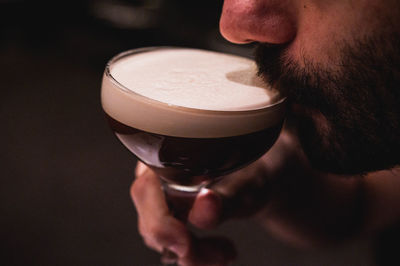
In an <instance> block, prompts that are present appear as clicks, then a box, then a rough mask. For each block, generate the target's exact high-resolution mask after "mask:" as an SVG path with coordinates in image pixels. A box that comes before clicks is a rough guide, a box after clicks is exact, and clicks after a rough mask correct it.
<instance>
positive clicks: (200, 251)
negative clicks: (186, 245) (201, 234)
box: [179, 237, 237, 266]
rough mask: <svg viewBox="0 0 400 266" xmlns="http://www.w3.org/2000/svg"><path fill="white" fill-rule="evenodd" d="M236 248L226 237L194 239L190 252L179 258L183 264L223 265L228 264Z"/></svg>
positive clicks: (188, 265)
mask: <svg viewBox="0 0 400 266" xmlns="http://www.w3.org/2000/svg"><path fill="white" fill-rule="evenodd" d="M236 255H237V253H236V249H235V247H234V245H233V243H232V241H230V240H229V239H227V238H223V237H208V238H203V239H196V240H194V242H193V245H192V248H191V250H190V254H189V255H188V256H186V257H184V258H181V259H180V260H179V265H184V266H194V265H202V266H211V265H214V266H224V265H229V264H231V263H232V261H233V260H234V259H235V258H236Z"/></svg>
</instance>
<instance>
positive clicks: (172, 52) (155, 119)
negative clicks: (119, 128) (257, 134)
mask: <svg viewBox="0 0 400 266" xmlns="http://www.w3.org/2000/svg"><path fill="white" fill-rule="evenodd" d="M256 73H257V70H256V66H255V63H254V62H253V61H252V60H250V59H247V58H243V57H239V56H234V55H228V54H223V53H217V52H211V51H205V50H197V49H187V48H146V49H140V50H132V51H128V52H126V53H123V54H120V55H118V56H116V57H115V58H113V59H112V60H111V61H110V63H109V64H108V66H107V69H106V72H105V75H104V78H103V85H102V104H103V108H104V110H105V111H106V112H107V113H108V114H109V115H110V116H112V117H113V118H115V119H116V120H119V121H121V122H123V123H125V124H127V125H129V126H132V127H135V128H139V129H142V130H146V131H151V132H155V133H159V134H164V135H172V136H179V137H207V138H209V137H225V136H235V135H241V134H246V133H250V132H254V131H257V130H261V129H264V128H267V127H270V126H273V125H275V124H276V123H278V121H281V119H282V116H283V112H284V111H283V109H284V108H283V104H282V102H283V100H282V98H281V96H280V95H279V93H278V92H277V91H276V90H273V89H271V88H270V87H268V86H266V84H265V83H264V82H263V81H262V80H261V79H260V78H259V77H258V76H257V74H256Z"/></svg>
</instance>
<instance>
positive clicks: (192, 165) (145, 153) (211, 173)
mask: <svg viewBox="0 0 400 266" xmlns="http://www.w3.org/2000/svg"><path fill="white" fill-rule="evenodd" d="M107 118H108V121H109V123H110V126H111V128H112V130H113V131H114V132H115V134H116V135H117V137H118V138H119V140H120V141H121V142H122V143H123V144H124V145H125V146H126V147H127V148H128V149H129V150H130V151H132V152H133V153H134V154H135V155H136V157H137V158H138V159H139V160H141V161H143V162H144V163H146V164H147V165H148V166H149V167H151V168H152V169H153V170H154V171H155V172H156V173H157V174H158V175H159V176H160V177H161V178H163V179H164V180H166V181H169V182H172V183H175V184H179V185H185V186H195V185H199V184H201V183H202V182H206V181H210V180H214V179H215V178H218V177H219V176H222V175H225V174H228V173H230V172H232V171H234V170H236V169H238V168H241V167H243V166H246V165H247V164H249V163H251V162H253V161H255V160H256V159H258V158H259V157H261V156H262V155H263V154H264V153H265V152H266V151H268V149H269V148H270V147H271V146H272V145H273V144H274V142H275V141H276V139H277V138H278V136H279V132H280V130H281V127H282V123H279V124H278V125H276V126H274V127H272V128H267V129H264V130H262V131H258V132H254V133H250V134H246V135H241V136H234V137H225V138H181V137H171V136H164V135H160V134H154V133H149V132H145V131H142V130H138V129H136V128H132V127H129V126H127V125H124V124H122V123H120V122H118V121H117V120H115V119H113V118H111V117H110V116H108V115H107Z"/></svg>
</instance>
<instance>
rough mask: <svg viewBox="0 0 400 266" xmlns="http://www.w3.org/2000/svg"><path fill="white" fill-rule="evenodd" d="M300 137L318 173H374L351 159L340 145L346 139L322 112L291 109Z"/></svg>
mask: <svg viewBox="0 0 400 266" xmlns="http://www.w3.org/2000/svg"><path fill="white" fill-rule="evenodd" d="M291 111H292V116H293V118H294V119H295V120H296V130H297V134H298V137H299V140H300V143H301V146H302V148H303V151H304V153H305V155H306V156H307V158H308V160H309V162H310V164H311V166H312V167H313V168H315V169H316V170H319V171H322V172H328V173H333V174H340V175H352V174H363V173H366V172H368V171H369V170H371V169H368V167H366V165H365V164H364V163H363V162H362V160H360V158H359V156H357V157H356V158H352V157H351V155H350V154H349V153H348V152H347V151H346V150H345V149H344V148H343V146H342V145H341V140H342V139H343V137H342V136H341V135H340V134H338V133H337V132H335V128H333V127H332V125H331V123H330V122H329V121H328V120H327V118H326V117H325V116H324V115H322V114H321V113H320V112H319V111H317V110H315V109H312V108H308V107H305V106H302V105H296V104H294V105H292V108H291Z"/></svg>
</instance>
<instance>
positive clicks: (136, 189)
mask: <svg viewBox="0 0 400 266" xmlns="http://www.w3.org/2000/svg"><path fill="white" fill-rule="evenodd" d="M146 179H147V178H146V177H141V178H138V179H136V180H135V181H133V183H132V185H131V189H130V194H131V197H132V199H133V200H135V199H136V198H142V197H143V196H144V192H145V187H146Z"/></svg>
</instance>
